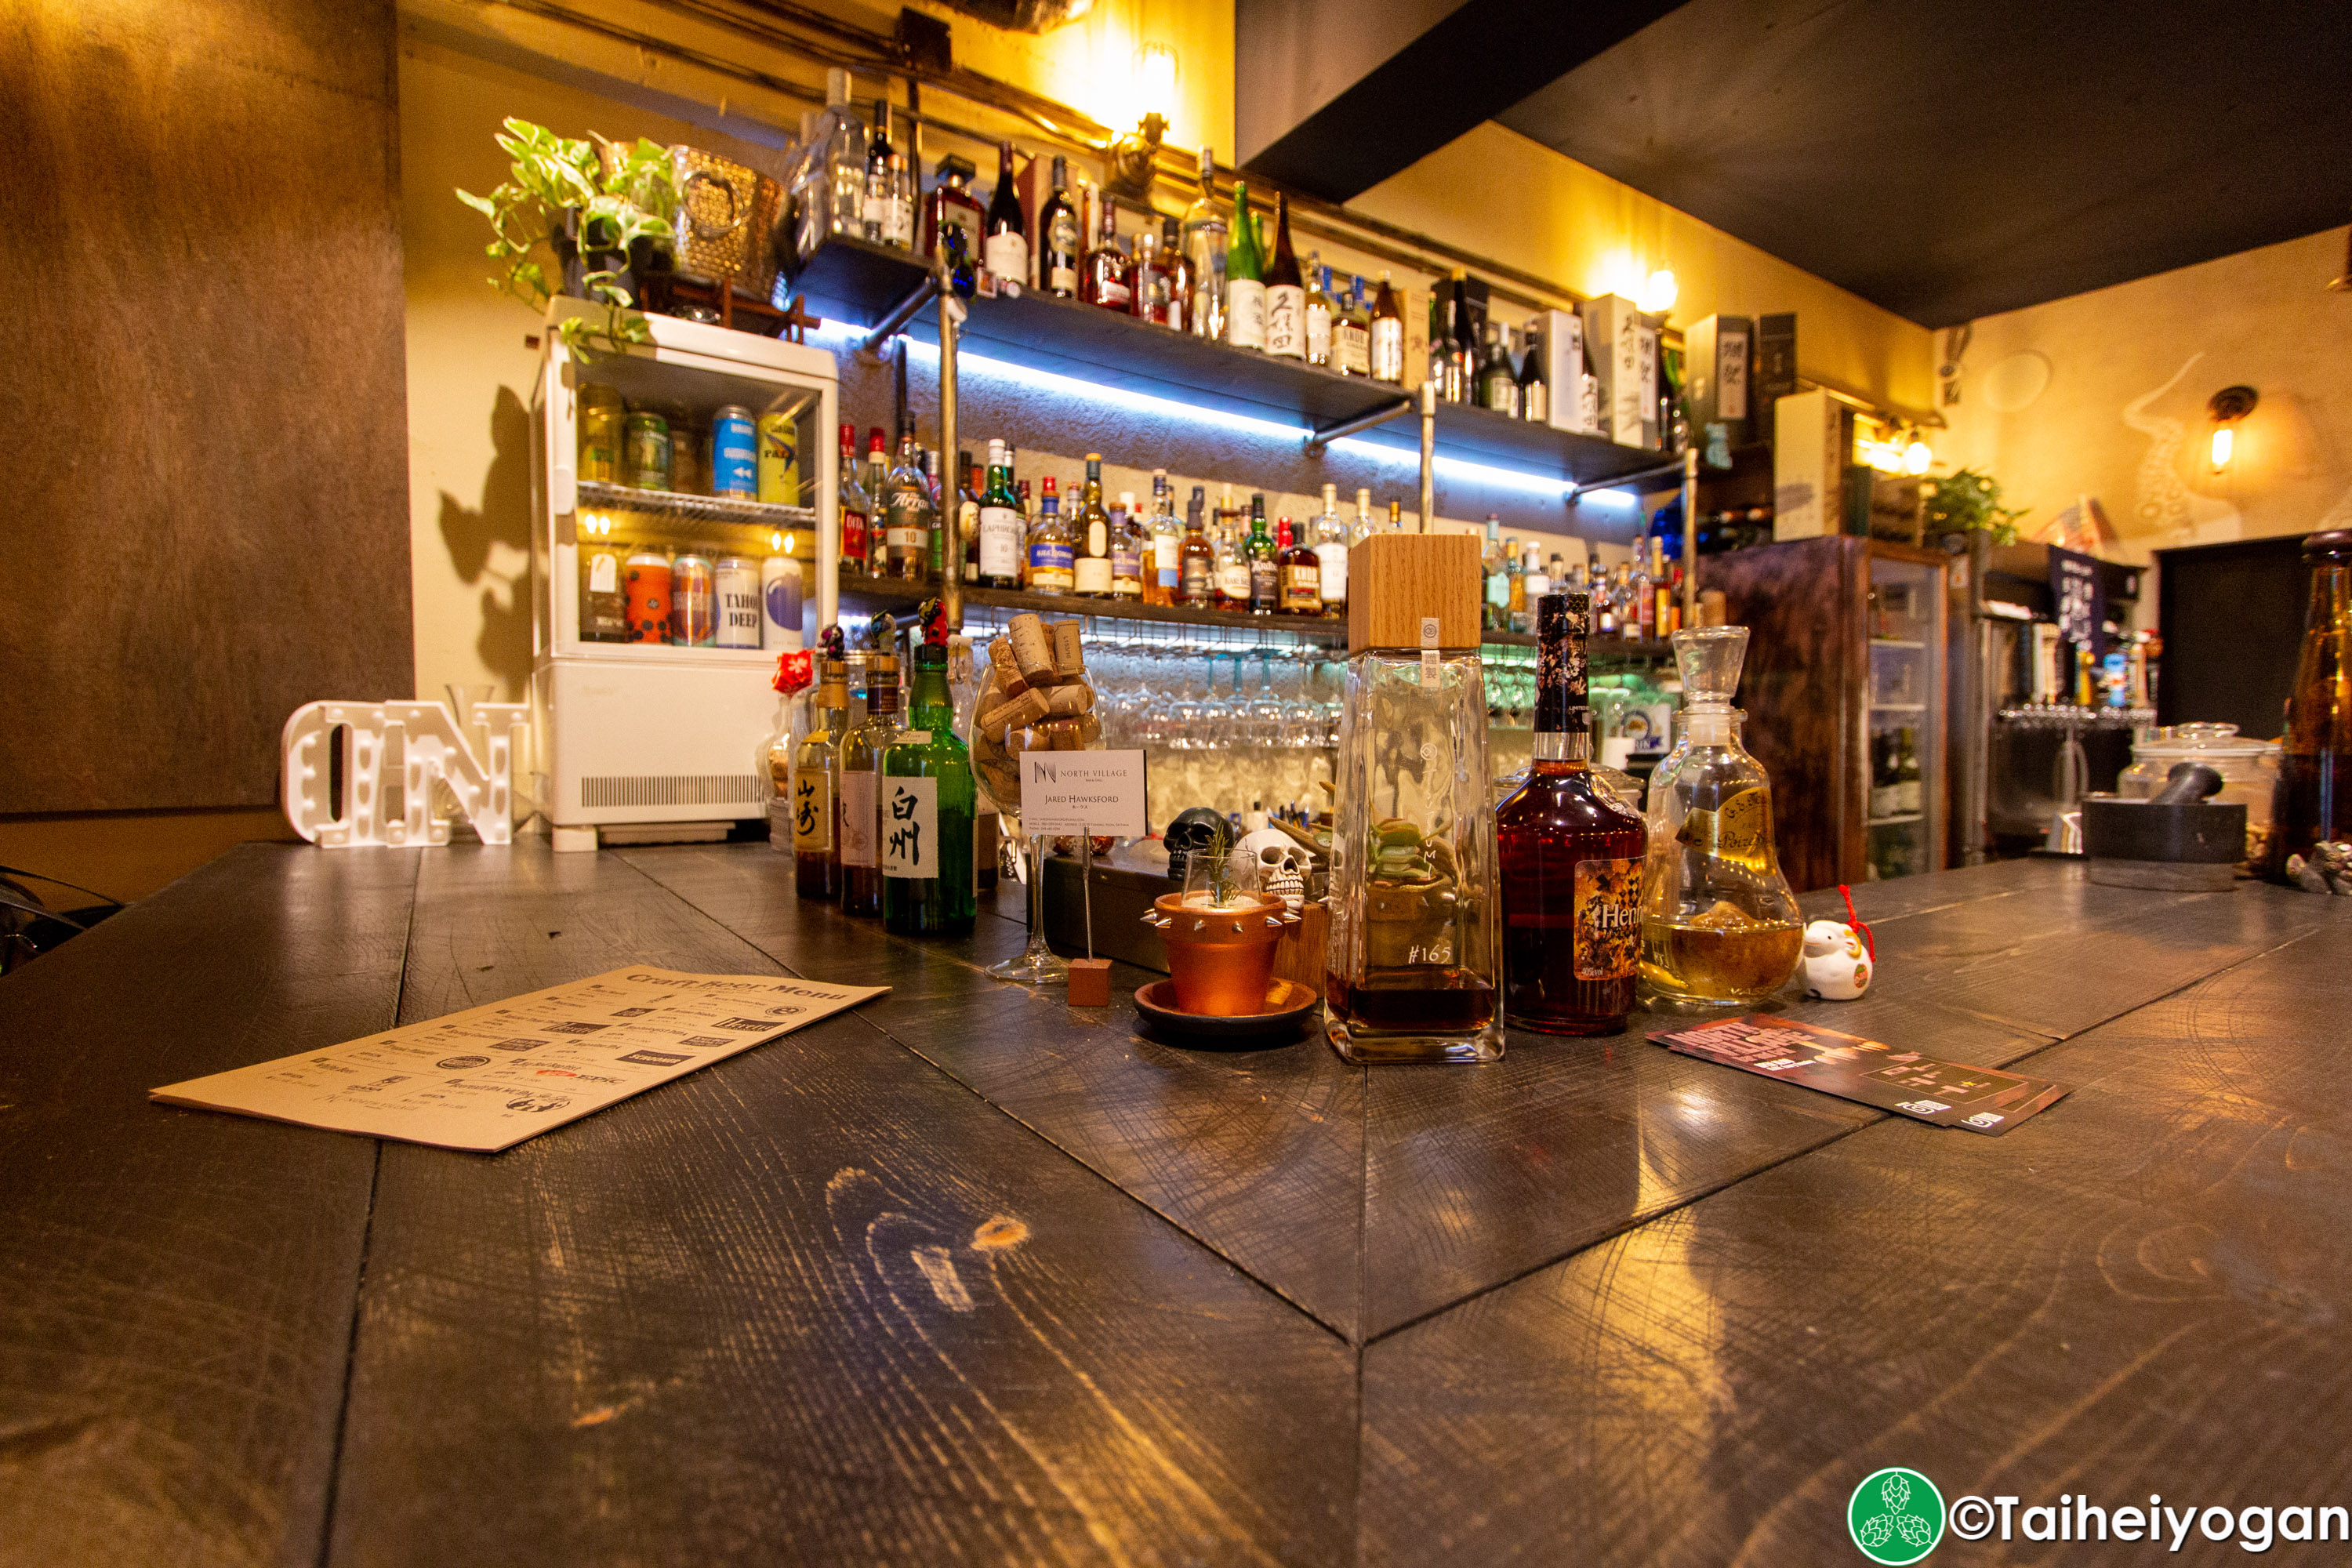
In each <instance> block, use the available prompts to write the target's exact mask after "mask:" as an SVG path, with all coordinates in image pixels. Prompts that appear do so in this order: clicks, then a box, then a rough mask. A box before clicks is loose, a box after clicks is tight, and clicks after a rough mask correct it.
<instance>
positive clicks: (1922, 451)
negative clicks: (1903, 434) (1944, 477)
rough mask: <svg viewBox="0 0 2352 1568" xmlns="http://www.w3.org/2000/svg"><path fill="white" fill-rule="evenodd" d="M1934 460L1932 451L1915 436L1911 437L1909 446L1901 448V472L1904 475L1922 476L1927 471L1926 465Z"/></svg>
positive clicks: (1934, 456) (1934, 455)
mask: <svg viewBox="0 0 2352 1568" xmlns="http://www.w3.org/2000/svg"><path fill="white" fill-rule="evenodd" d="M1935 460H1936V454H1935V451H1934V449H1933V448H1932V447H1929V446H1928V445H1927V442H1925V441H1922V440H1921V439H1919V437H1916V436H1914V437H1911V444H1910V445H1909V446H1907V447H1904V448H1903V471H1904V472H1905V473H1906V474H1924V473H1926V472H1927V465H1928V464H1930V463H1932V462H1934V461H1935Z"/></svg>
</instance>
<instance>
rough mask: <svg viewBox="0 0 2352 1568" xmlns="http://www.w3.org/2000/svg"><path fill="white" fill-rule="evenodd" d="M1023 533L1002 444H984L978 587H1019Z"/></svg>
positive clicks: (1018, 508) (1018, 504)
mask: <svg viewBox="0 0 2352 1568" xmlns="http://www.w3.org/2000/svg"><path fill="white" fill-rule="evenodd" d="M1026 533H1027V529H1026V528H1024V526H1023V524H1022V519H1021V498H1020V497H1019V496H1017V495H1015V494H1014V493H1013V464H1012V459H1011V458H1009V457H1008V456H1007V455H1006V453H1005V450H1004V443H1003V442H1002V441H991V442H990V443H989V444H988V488H987V489H984V490H983V491H982V492H981V498H980V585H981V586H982V587H983V588H1018V587H1019V586H1021V556H1022V553H1023V549H1024V535H1025V534H1026Z"/></svg>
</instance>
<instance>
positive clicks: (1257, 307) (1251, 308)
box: [1225, 278, 1265, 349]
mask: <svg viewBox="0 0 2352 1568" xmlns="http://www.w3.org/2000/svg"><path fill="white" fill-rule="evenodd" d="M1225 342H1229V343H1231V344H1233V345H1234V347H1235V348H1238V349H1262V348H1264V347H1265V284H1263V283H1261V282H1259V281H1258V280H1257V279H1255V278H1228V279H1225Z"/></svg>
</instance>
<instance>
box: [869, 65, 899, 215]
mask: <svg viewBox="0 0 2352 1568" xmlns="http://www.w3.org/2000/svg"><path fill="white" fill-rule="evenodd" d="M890 116H891V107H890V100H888V99H886V98H877V99H876V100H874V121H873V124H874V134H873V138H872V139H871V140H870V141H868V142H866V214H865V222H866V238H868V239H870V240H873V241H875V242H876V243H877V244H881V245H899V244H901V243H903V242H902V241H901V240H900V239H899V238H898V235H899V232H900V222H899V217H898V201H899V195H900V192H899V188H898V187H899V179H898V170H897V168H895V167H894V166H893V165H892V163H891V160H892V159H893V158H896V157H897V156H898V147H897V146H896V145H895V144H894V143H893V142H891V140H890Z"/></svg>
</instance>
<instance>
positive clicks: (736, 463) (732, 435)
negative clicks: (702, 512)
mask: <svg viewBox="0 0 2352 1568" xmlns="http://www.w3.org/2000/svg"><path fill="white" fill-rule="evenodd" d="M710 493H711V494H712V495H715V496H731V497H733V498H735V499H736V500H758V499H759V495H760V433H759V429H758V427H757V426H754V425H753V424H752V422H751V410H750V409H748V408H743V407H739V406H737V405H732V404H730V405H728V406H727V407H725V408H722V409H720V410H719V412H718V413H716V414H714V415H712V416H710Z"/></svg>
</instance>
